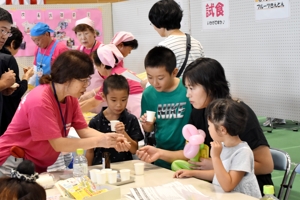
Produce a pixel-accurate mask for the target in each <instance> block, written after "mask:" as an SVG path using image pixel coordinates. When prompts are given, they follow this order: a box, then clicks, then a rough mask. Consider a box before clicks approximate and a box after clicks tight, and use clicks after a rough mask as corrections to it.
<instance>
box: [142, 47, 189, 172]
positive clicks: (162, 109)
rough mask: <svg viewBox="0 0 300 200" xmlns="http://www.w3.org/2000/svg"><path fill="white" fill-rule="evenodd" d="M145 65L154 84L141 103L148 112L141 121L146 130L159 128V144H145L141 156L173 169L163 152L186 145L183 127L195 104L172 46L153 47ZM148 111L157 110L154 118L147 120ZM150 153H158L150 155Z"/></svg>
mask: <svg viewBox="0 0 300 200" xmlns="http://www.w3.org/2000/svg"><path fill="white" fill-rule="evenodd" d="M145 69H146V73H147V77H148V81H149V83H150V84H151V86H149V87H147V88H146V89H145V91H144V92H143V96H142V103H141V105H142V113H144V115H142V117H141V119H140V121H141V123H142V126H143V129H144V131H145V132H152V131H155V139H156V148H155V147H151V146H145V147H143V148H141V149H140V150H139V151H138V152H137V155H138V156H139V158H140V159H141V160H144V161H146V162H154V163H155V164H156V165H158V166H161V167H164V168H168V169H170V167H171V164H170V163H171V162H172V161H173V160H170V161H168V160H167V162H165V161H163V160H161V159H160V158H162V157H161V156H163V155H159V152H162V151H160V150H169V151H177V150H182V149H183V148H184V145H185V139H184V137H183V136H182V127H183V126H184V125H185V124H187V123H188V120H189V118H190V114H191V110H192V106H191V104H190V102H189V100H188V98H187V97H186V88H185V87H184V85H183V84H182V81H181V79H179V78H177V77H176V74H177V72H178V69H177V68H176V57H175V55H174V53H173V52H172V51H171V50H170V49H168V48H166V47H162V46H159V47H154V48H153V49H151V50H150V51H149V53H148V54H147V56H146V58H145ZM146 111H154V112H156V113H155V119H154V121H153V122H148V121H147V114H146ZM149 151H151V153H150V152H149ZM153 152H155V153H153ZM149 155H154V156H152V157H151V158H150V159H149V158H148V157H149ZM178 159H180V158H178Z"/></svg>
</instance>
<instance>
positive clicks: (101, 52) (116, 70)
mask: <svg viewBox="0 0 300 200" xmlns="http://www.w3.org/2000/svg"><path fill="white" fill-rule="evenodd" d="M137 47H138V42H137V40H136V39H135V38H134V36H133V35H132V34H131V33H129V32H125V31H121V32H118V33H117V34H115V36H114V37H113V39H112V41H111V44H108V45H101V46H100V47H99V48H98V50H97V56H94V64H95V65H96V66H97V64H96V63H95V60H99V63H101V65H99V64H98V67H97V69H98V76H97V78H95V79H94V77H93V79H92V84H93V82H96V81H98V83H100V84H98V85H96V84H94V85H95V86H96V87H94V88H93V89H92V90H91V92H89V93H86V94H85V95H83V96H82V97H81V98H80V101H81V103H80V107H81V110H82V111H83V112H87V111H92V112H96V113H98V112H100V111H101V109H102V107H103V106H105V105H106V104H105V102H103V100H102V98H101V95H100V93H101V92H102V90H100V88H101V86H102V84H103V80H104V78H105V76H107V75H104V74H102V73H105V70H106V71H107V73H108V74H109V75H110V74H122V73H123V72H125V71H126V70H127V69H126V68H124V66H123V65H124V63H123V59H124V57H126V56H128V55H129V54H130V53H131V50H133V49H136V48H137ZM95 55H96V54H95ZM101 66H102V67H101ZM107 66H109V67H111V70H108V68H105V67H107ZM99 69H100V71H99ZM101 69H102V70H101ZM103 76H104V77H103ZM127 81H128V84H129V87H130V94H129V99H128V104H127V110H128V111H129V112H130V113H131V114H133V115H135V116H136V117H138V118H139V117H140V114H141V108H140V105H141V97H142V92H143V88H142V87H141V85H140V83H139V82H137V81H133V80H130V79H127ZM99 86H100V87H99ZM97 93H98V95H96V94H97Z"/></svg>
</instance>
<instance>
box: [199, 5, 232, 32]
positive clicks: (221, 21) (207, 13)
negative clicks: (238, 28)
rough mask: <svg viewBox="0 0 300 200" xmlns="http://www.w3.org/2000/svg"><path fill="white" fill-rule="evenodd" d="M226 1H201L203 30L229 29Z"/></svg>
mask: <svg viewBox="0 0 300 200" xmlns="http://www.w3.org/2000/svg"><path fill="white" fill-rule="evenodd" d="M229 24H230V23H229V2H228V0H202V27H203V29H226V28H229Z"/></svg>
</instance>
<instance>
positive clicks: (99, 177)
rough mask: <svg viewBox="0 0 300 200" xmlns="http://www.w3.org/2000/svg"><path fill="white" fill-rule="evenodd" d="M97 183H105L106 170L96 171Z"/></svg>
mask: <svg viewBox="0 0 300 200" xmlns="http://www.w3.org/2000/svg"><path fill="white" fill-rule="evenodd" d="M96 177H97V184H99V185H100V184H105V183H106V172H104V171H100V170H99V171H96Z"/></svg>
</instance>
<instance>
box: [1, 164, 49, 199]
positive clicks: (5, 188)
mask: <svg viewBox="0 0 300 200" xmlns="http://www.w3.org/2000/svg"><path fill="white" fill-rule="evenodd" d="M38 177H39V176H38V173H35V168H34V164H33V163H32V162H31V161H29V160H24V161H23V162H22V163H20V165H19V166H18V167H17V169H16V170H12V171H11V178H10V177H2V178H0V199H3V200H6V199H10V200H18V199H22V200H46V191H45V189H44V188H43V187H42V186H41V185H39V184H38V183H36V179H37V178H38Z"/></svg>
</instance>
